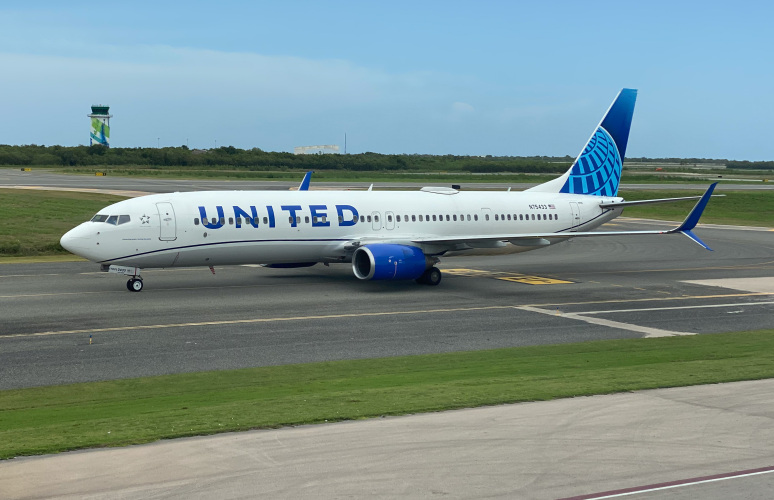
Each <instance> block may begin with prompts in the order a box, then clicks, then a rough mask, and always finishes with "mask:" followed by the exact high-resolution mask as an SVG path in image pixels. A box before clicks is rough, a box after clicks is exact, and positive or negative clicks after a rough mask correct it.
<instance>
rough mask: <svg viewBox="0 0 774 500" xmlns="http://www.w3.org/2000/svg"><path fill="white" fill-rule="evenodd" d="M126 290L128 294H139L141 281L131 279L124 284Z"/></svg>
mask: <svg viewBox="0 0 774 500" xmlns="http://www.w3.org/2000/svg"><path fill="white" fill-rule="evenodd" d="M126 288H128V289H129V291H130V292H139V291H140V290H142V280H139V279H136V278H132V279H130V280H129V281H127V282H126Z"/></svg>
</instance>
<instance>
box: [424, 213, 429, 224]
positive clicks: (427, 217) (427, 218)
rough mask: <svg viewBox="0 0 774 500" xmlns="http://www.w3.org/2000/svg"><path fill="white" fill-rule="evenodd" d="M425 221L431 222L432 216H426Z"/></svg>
mask: <svg viewBox="0 0 774 500" xmlns="http://www.w3.org/2000/svg"><path fill="white" fill-rule="evenodd" d="M425 221H426V222H430V216H429V215H427V214H425Z"/></svg>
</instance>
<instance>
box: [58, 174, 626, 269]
mask: <svg viewBox="0 0 774 500" xmlns="http://www.w3.org/2000/svg"><path fill="white" fill-rule="evenodd" d="M617 200H620V198H610V197H599V196H587V195H573V194H562V193H539V192H538V193H532V192H518V191H512V192H511V191H508V192H505V191H500V192H492V191H456V190H452V189H448V188H425V190H422V191H203V192H190V193H170V194H155V195H149V196H142V197H139V198H134V199H130V200H125V201H121V202H119V203H116V204H113V205H110V206H108V207H105V208H104V209H103V210H101V211H100V212H99V214H102V215H104V216H108V219H107V221H102V222H94V221H89V222H85V223H83V224H81V225H79V226H78V227H76V228H74V229H73V230H71V231H70V232H68V233H67V234H66V235H65V236H64V237H63V238H62V244H63V245H64V246H65V247H66V248H68V249H69V250H70V251H72V252H74V253H76V254H78V255H81V256H83V257H86V258H88V259H89V260H92V261H95V262H99V263H103V264H117V265H124V266H135V267H140V268H158V267H172V266H214V265H229V264H250V263H253V264H294V263H313V262H348V261H349V259H350V258H351V252H352V248H353V246H352V245H353V242H356V243H355V246H357V245H362V244H367V243H380V242H389V243H398V244H405V245H413V246H416V247H419V248H421V249H422V250H423V251H424V252H425V254H426V255H441V254H445V253H447V252H454V253H456V252H459V251H470V250H471V249H474V248H475V249H492V250H496V251H497V253H503V251H507V252H519V251H526V250H532V249H534V248H539V246H534V245H532V244H531V243H530V242H529V241H528V240H526V239H525V240H524V245H520V244H519V242H520V240H519V239H518V238H515V239H509V240H506V239H505V238H504V239H503V241H484V242H479V243H473V244H461V243H459V242H457V243H437V242H433V243H423V242H416V240H421V239H423V238H425V239H426V238H428V237H431V238H435V239H444V238H448V239H449V240H464V239H465V238H466V237H468V236H470V237H472V238H474V239H479V240H480V239H481V238H486V237H487V236H489V235H491V236H496V235H503V234H507V235H520V234H524V235H534V234H536V233H563V234H566V233H567V232H572V231H588V230H591V229H593V228H595V227H597V226H599V225H600V224H603V223H604V222H607V221H609V220H611V219H613V218H615V217H616V216H618V215H619V214H620V213H621V210H620V209H616V210H611V209H609V208H608V209H602V208H600V207H599V204H600V203H603V202H610V201H617ZM111 216H118V217H117V218H115V219H110V217H111ZM120 216H128V217H125V218H121V217H120ZM95 218H96V217H95ZM127 220H128V222H127ZM108 221H112V222H108ZM117 221H123V222H121V223H118V224H117V223H116V222H117ZM504 241H511V242H515V243H516V244H515V245H513V244H507V243H505V242H504ZM545 242H546V240H543V244H544V245H545V244H546V243H545ZM548 242H549V243H553V241H551V240H550V238H549V239H548Z"/></svg>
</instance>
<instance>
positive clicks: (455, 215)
mask: <svg viewBox="0 0 774 500" xmlns="http://www.w3.org/2000/svg"><path fill="white" fill-rule="evenodd" d="M452 219H453V220H454V222H457V214H454V215H453V216H452Z"/></svg>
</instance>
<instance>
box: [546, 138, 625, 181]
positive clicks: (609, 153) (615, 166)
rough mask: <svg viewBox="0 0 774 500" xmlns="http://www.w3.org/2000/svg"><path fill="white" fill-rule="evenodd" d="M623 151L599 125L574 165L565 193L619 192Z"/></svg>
mask: <svg viewBox="0 0 774 500" xmlns="http://www.w3.org/2000/svg"><path fill="white" fill-rule="evenodd" d="M621 167H622V164H621V155H620V154H618V147H617V146H616V144H615V141H613V138H612V137H610V134H608V133H607V131H606V130H605V129H604V128H602V127H599V128H598V129H597V131H596V132H595V133H594V136H593V137H592V138H591V139H590V140H589V143H588V144H587V145H586V148H585V149H584V150H583V153H581V155H580V157H579V158H578V159H577V160H576V162H575V163H574V164H573V166H572V170H571V171H570V177H569V178H568V179H567V182H566V183H565V184H564V187H562V189H561V192H562V193H575V194H591V195H597V196H615V195H616V194H617V193H618V183H619V182H620V180H621Z"/></svg>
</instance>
